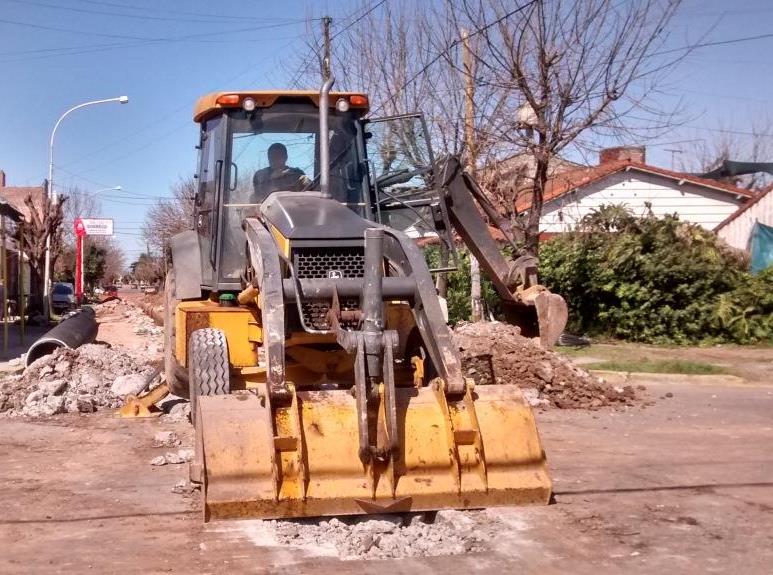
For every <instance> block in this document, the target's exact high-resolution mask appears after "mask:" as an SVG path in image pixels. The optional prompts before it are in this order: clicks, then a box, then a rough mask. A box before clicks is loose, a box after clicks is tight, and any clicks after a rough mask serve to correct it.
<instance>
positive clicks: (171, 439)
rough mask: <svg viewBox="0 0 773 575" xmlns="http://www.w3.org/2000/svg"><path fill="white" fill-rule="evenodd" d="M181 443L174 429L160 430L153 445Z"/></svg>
mask: <svg viewBox="0 0 773 575" xmlns="http://www.w3.org/2000/svg"><path fill="white" fill-rule="evenodd" d="M180 443H181V441H180V438H179V437H178V436H177V434H176V433H175V432H174V431H159V432H158V433H156V435H155V436H153V447H177V446H178V445H180Z"/></svg>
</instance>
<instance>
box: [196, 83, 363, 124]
mask: <svg viewBox="0 0 773 575" xmlns="http://www.w3.org/2000/svg"><path fill="white" fill-rule="evenodd" d="M229 96H230V97H229ZM352 96H356V97H357V98H355V99H354V100H352ZM282 97H288V98H295V99H300V98H306V99H307V100H309V101H310V102H312V103H314V105H315V106H319V91H315V90H237V91H233V92H212V93H210V94H205V95H204V96H202V97H201V98H199V99H198V100H197V101H196V105H195V106H194V107H193V121H194V122H202V121H204V120H206V119H207V118H209V117H210V116H212V115H214V114H216V113H218V112H220V111H221V110H224V109H227V108H238V107H240V106H241V103H242V102H243V101H244V100H245V99H246V98H252V99H253V100H254V101H255V105H256V107H257V108H268V107H270V106H273V105H274V103H275V102H276V101H277V100H278V99H279V98H282ZM340 98H346V99H347V100H349V105H350V107H351V108H357V109H362V110H363V112H367V111H368V97H367V96H366V95H365V94H362V93H360V92H330V107H335V105H336V102H337V101H338V100H339V99H340Z"/></svg>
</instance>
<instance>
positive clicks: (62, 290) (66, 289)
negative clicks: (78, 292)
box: [53, 284, 72, 295]
mask: <svg viewBox="0 0 773 575" xmlns="http://www.w3.org/2000/svg"><path fill="white" fill-rule="evenodd" d="M53 293H54V295H72V288H71V287H70V286H68V285H65V284H54V290H53Z"/></svg>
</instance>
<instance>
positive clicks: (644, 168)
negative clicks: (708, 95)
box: [515, 160, 753, 212]
mask: <svg viewBox="0 0 773 575" xmlns="http://www.w3.org/2000/svg"><path fill="white" fill-rule="evenodd" d="M632 170H633V171H636V172H641V173H646V174H655V175H657V176H663V177H665V178H669V179H672V180H675V181H677V182H679V183H680V184H681V183H685V182H687V183H690V184H694V185H696V186H702V187H704V188H709V189H712V190H716V191H719V192H725V193H729V194H734V195H737V196H745V197H752V196H753V194H752V193H751V192H750V191H749V190H746V189H744V188H738V187H736V186H733V185H731V184H725V183H723V182H717V181H716V180H708V179H706V178H701V177H698V176H694V175H692V174H684V173H681V172H673V171H671V170H666V169H664V168H659V167H657V166H650V165H649V164H642V163H640V162H632V161H630V160H619V161H612V162H605V163H603V164H599V165H597V166H590V167H587V168H580V169H577V170H570V171H568V172H563V173H560V174H557V175H555V176H553V177H552V178H551V179H550V180H548V182H547V185H546V186H545V194H544V198H543V202H544V203H547V202H549V201H551V200H555V199H556V198H559V197H561V196H563V195H564V194H568V193H569V192H571V191H573V190H576V189H577V188H581V187H583V186H587V185H588V184H591V183H593V182H596V181H598V180H600V179H602V178H605V177H607V176H610V175H612V174H615V173H617V172H623V171H632ZM530 207H531V195H530V194H522V195H521V196H520V197H519V198H518V199H517V200H516V202H515V208H516V210H517V211H518V212H524V211H528V209H529V208H530Z"/></svg>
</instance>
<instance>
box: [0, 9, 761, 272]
mask: <svg viewBox="0 0 773 575" xmlns="http://www.w3.org/2000/svg"><path fill="white" fill-rule="evenodd" d="M580 1H581V0H580ZM629 1H636V0H629ZM362 6H363V3H362V2H360V1H358V0H342V1H327V0H323V1H315V0H284V1H283V2H275V1H268V0H252V1H249V2H248V1H222V2H211V1H210V2H205V1H202V0H188V1H186V2H182V1H176V2H175V1H172V0H152V1H151V0H124V1H120V0H0V86H2V90H0V169H3V170H5V172H6V173H7V177H8V180H9V184H11V185H37V184H39V183H40V182H41V181H42V180H43V178H45V176H46V173H47V154H48V151H47V147H48V137H49V134H50V131H51V128H52V127H53V124H54V122H55V121H56V119H57V118H58V117H59V115H60V114H61V113H62V112H63V111H64V110H66V109H67V108H68V107H70V106H72V105H74V104H77V103H80V102H83V101H87V100H93V99H99V98H109V97H114V96H120V95H124V94H125V95H128V96H129V98H130V103H129V104H128V105H126V106H119V105H118V104H106V105H100V106H94V107H92V108H87V109H84V110H79V111H77V112H75V113H74V114H73V115H71V116H70V117H68V118H67V119H66V120H65V121H64V122H63V124H62V126H61V127H60V129H59V132H58V134H57V141H56V157H55V163H56V165H57V171H56V172H55V173H56V176H55V180H56V182H57V183H58V185H57V188H59V189H61V188H62V187H67V186H71V185H78V186H80V187H81V188H84V189H87V190H91V191H94V190H97V189H99V188H103V187H108V186H115V185H121V186H122V187H123V188H124V191H123V192H122V193H120V194H116V193H115V192H109V193H108V192H105V193H103V194H102V198H101V199H102V215H103V216H105V217H112V218H114V219H115V225H116V229H117V230H118V232H119V235H118V237H119V239H120V242H121V244H122V245H123V247H124V249H125V251H126V255H127V259H128V260H129V261H131V260H132V259H133V258H135V257H136V256H137V254H138V253H139V251H140V250H141V246H142V244H141V241H140V238H139V227H140V224H141V222H142V220H143V217H144V212H145V210H146V208H147V206H148V205H149V204H150V203H152V202H153V200H154V198H157V197H164V196H166V195H167V193H168V188H169V185H170V184H171V183H172V182H174V181H175V180H177V179H178V178H179V177H181V176H184V175H187V174H190V173H192V172H193V170H194V165H195V150H194V148H193V146H194V144H195V143H196V139H197V138H196V134H197V130H196V126H195V125H194V124H193V122H192V120H191V110H192V106H193V102H194V101H195V99H196V98H197V97H198V96H199V95H201V94H204V93H206V92H209V91H213V90H219V89H238V88H247V87H250V88H270V87H282V86H285V85H287V84H288V82H289V80H290V78H291V77H292V75H293V71H294V67H293V63H294V62H295V61H296V58H297V57H298V55H299V54H303V53H304V52H305V50H306V49H307V47H306V41H307V39H308V35H309V32H308V23H307V19H308V18H311V17H319V16H321V15H323V14H326V13H329V14H331V15H332V16H333V18H334V25H335V24H336V23H337V24H338V25H339V26H343V25H345V24H346V23H348V22H349V21H350V19H351V17H352V15H355V17H356V16H357V15H358V14H360V13H362V11H363V9H362ZM312 25H313V26H318V25H319V24H318V23H317V22H314V23H312ZM772 31H773V2H770V1H769V0H745V1H744V0H737V1H734V2H727V1H726V0H686V1H685V3H684V6H683V8H682V10H681V13H680V14H679V15H678V16H677V19H676V21H675V30H674V33H673V35H672V38H671V39H670V40H669V44H668V46H669V47H680V46H684V45H686V44H689V43H692V42H695V41H697V40H699V39H702V41H704V42H711V41H718V40H729V39H735V38H742V37H748V36H754V35H757V34H767V33H771V32H772ZM772 52H773V38H767V39H761V40H757V41H749V42H741V43H735V44H728V45H724V46H713V47H707V48H703V49H699V50H697V51H696V52H695V53H694V54H692V55H690V56H689V57H688V58H687V59H686V60H685V61H684V62H682V63H681V64H680V66H679V68H678V69H677V70H675V71H674V72H673V73H672V74H671V76H670V79H669V84H668V86H667V93H668V95H664V96H663V98H664V102H668V101H673V99H675V98H679V97H681V98H683V102H684V104H685V106H686V108H687V110H688V112H689V115H690V119H689V121H688V122H687V124H688V125H686V126H684V127H681V128H679V129H677V130H674V131H673V132H672V133H670V134H667V135H665V136H663V137H660V138H659V139H658V141H657V142H655V143H654V144H653V145H650V146H649V147H648V160H649V161H650V162H651V163H654V164H658V165H662V166H666V167H669V166H670V164H671V152H668V151H666V149H670V148H679V147H681V148H682V149H683V150H685V152H688V153H689V151H690V147H691V146H693V145H694V144H693V143H691V142H683V141H684V140H692V139H699V138H706V139H712V138H715V137H717V136H718V135H720V134H721V132H719V131H718V130H732V131H737V132H747V131H749V130H751V126H752V124H753V123H754V122H755V119H758V118H760V117H763V118H764V117H767V118H770V119H772V120H773V114H770V110H771V103H773V59H771V58H770V54H771V53H772ZM771 129H772V130H773V127H772V128H771ZM736 136H737V137H738V138H739V139H741V140H743V139H745V138H748V136H745V135H744V134H742V133H741V134H736ZM672 142H682V143H677V144H672Z"/></svg>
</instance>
